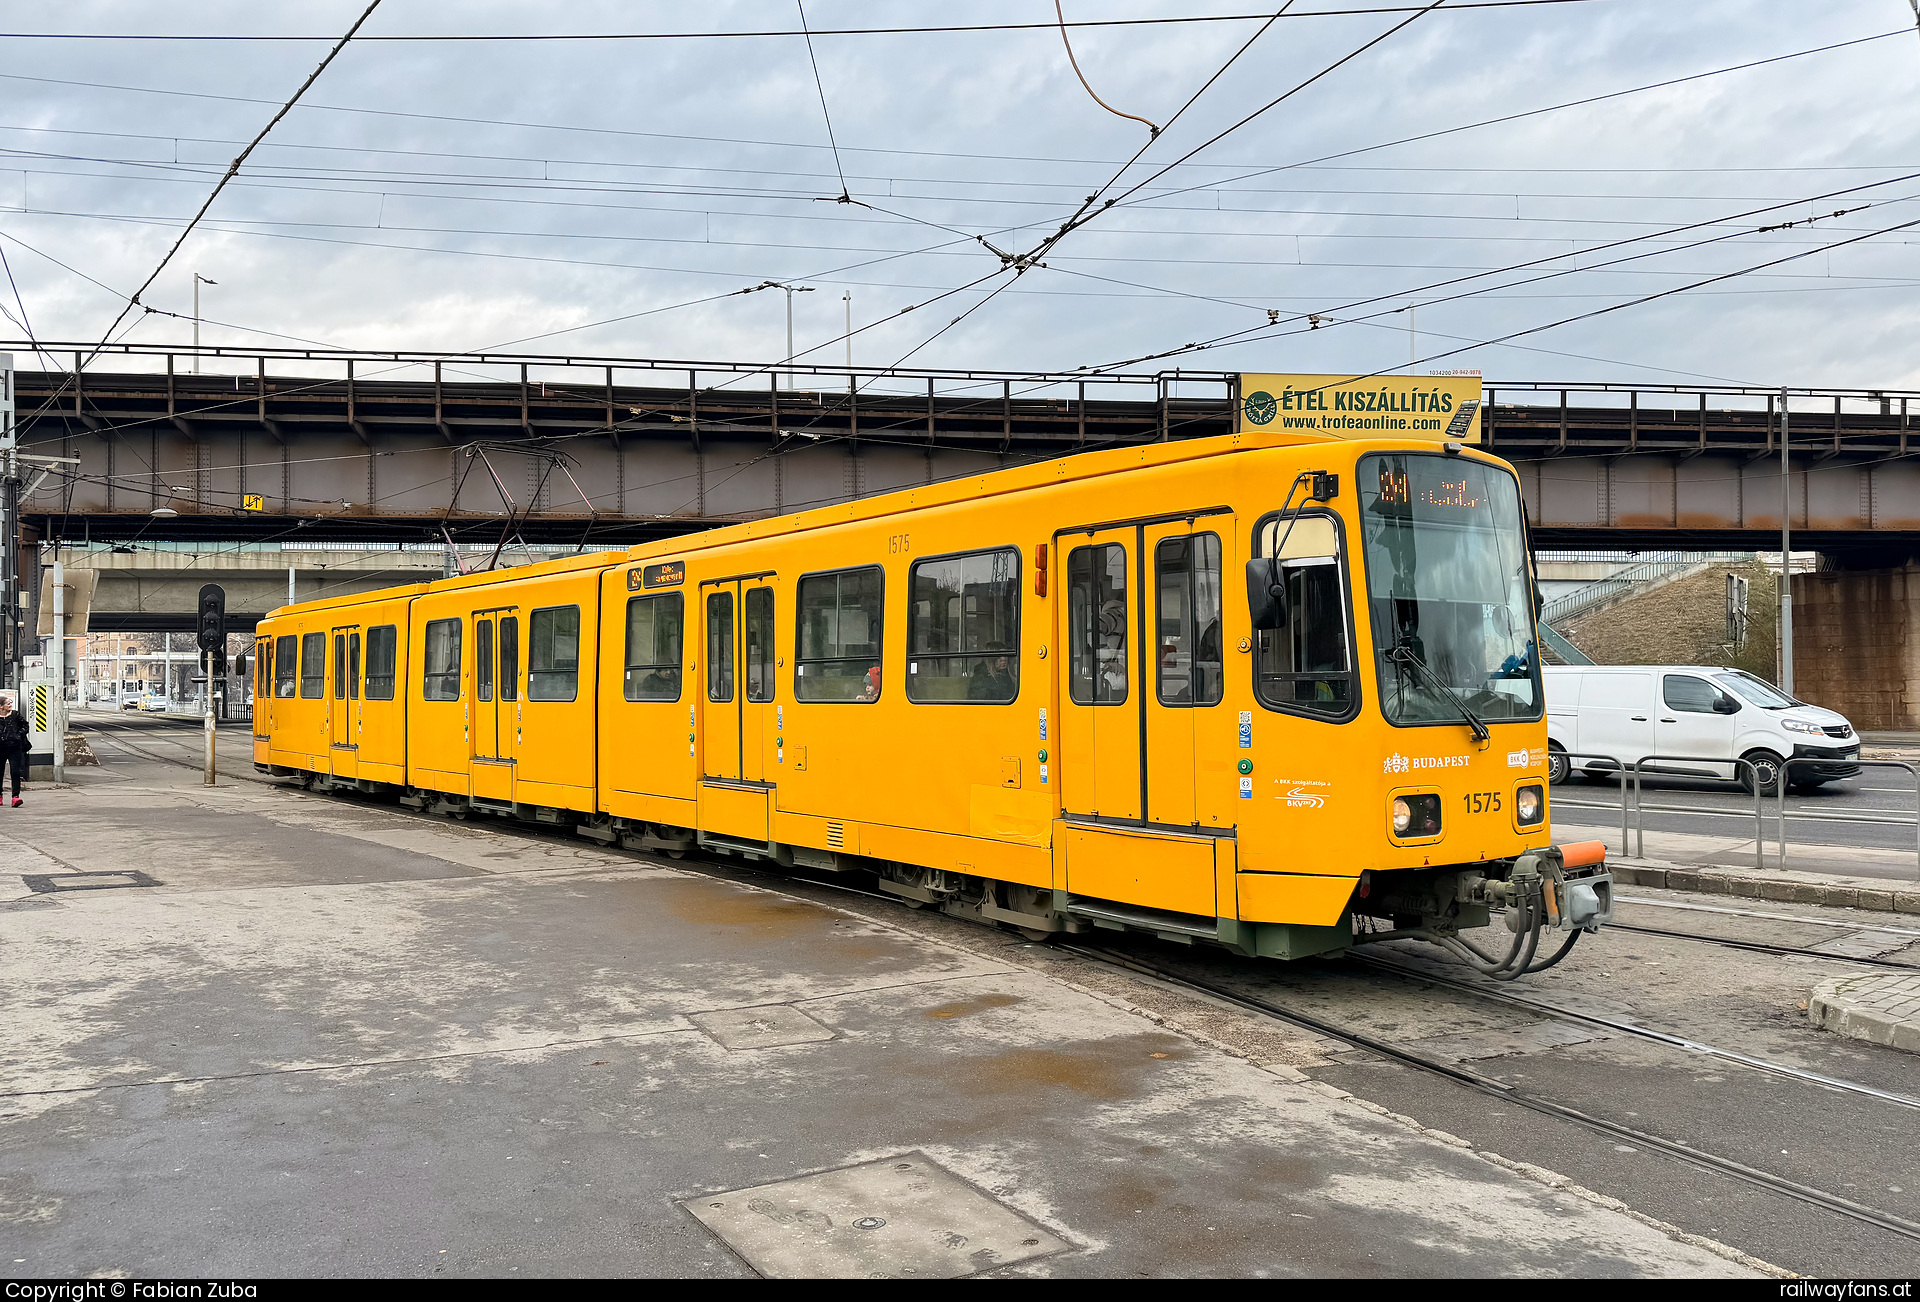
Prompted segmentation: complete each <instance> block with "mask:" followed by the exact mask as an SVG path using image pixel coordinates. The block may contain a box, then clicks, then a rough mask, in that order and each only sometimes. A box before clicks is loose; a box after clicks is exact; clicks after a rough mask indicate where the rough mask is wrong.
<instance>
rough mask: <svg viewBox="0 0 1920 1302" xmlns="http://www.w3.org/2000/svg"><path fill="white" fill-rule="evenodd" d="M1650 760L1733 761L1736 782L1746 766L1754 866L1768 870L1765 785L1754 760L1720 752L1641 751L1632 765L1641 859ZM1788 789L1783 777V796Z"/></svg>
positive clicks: (1671, 809) (1664, 773)
mask: <svg viewBox="0 0 1920 1302" xmlns="http://www.w3.org/2000/svg"><path fill="white" fill-rule="evenodd" d="M1649 760H1659V761H1662V762H1664V763H1670V764H1726V765H1730V766H1732V768H1733V781H1735V782H1739V781H1740V780H1741V777H1740V771H1741V770H1742V769H1745V770H1746V781H1745V784H1744V785H1746V786H1747V787H1748V788H1750V789H1751V790H1752V791H1753V868H1754V871H1755V872H1765V871H1766V868H1767V851H1766V814H1765V812H1764V810H1765V798H1766V791H1765V788H1764V787H1762V786H1761V783H1760V776H1759V774H1758V773H1756V772H1755V771H1754V765H1753V762H1752V761H1751V760H1744V759H1723V758H1721V757H1720V756H1718V755H1642V756H1641V757H1640V759H1639V760H1638V761H1637V762H1635V764H1634V765H1633V836H1634V841H1635V843H1636V846H1637V847H1638V848H1637V854H1636V857H1638V858H1641V859H1644V858H1646V857H1647V834H1646V824H1645V811H1646V808H1647V804H1646V801H1644V800H1643V799H1641V795H1640V774H1641V773H1642V772H1643V771H1649V770H1647V763H1648V761H1649ZM1650 771H1651V772H1652V773H1653V775H1654V776H1655V777H1676V778H1690V777H1699V776H1701V775H1700V774H1696V773H1675V772H1673V771H1672V770H1671V769H1662V768H1658V767H1656V768H1654V769H1652V770H1650ZM1707 776H1710V777H1713V778H1715V779H1718V777H1719V775H1718V774H1709V775H1707ZM1620 786H1621V788H1622V790H1621V793H1620V803H1621V804H1622V805H1625V804H1626V801H1627V796H1626V791H1625V787H1626V783H1625V782H1622V783H1621V784H1620ZM1786 789H1787V788H1786V783H1785V782H1784V781H1783V782H1782V783H1781V784H1780V790H1781V792H1782V793H1783V798H1784V793H1785V791H1786ZM1653 810H1654V812H1655V813H1673V814H1690V813H1694V812H1696V811H1695V810H1692V809H1687V808H1684V807H1681V806H1678V805H1655V806H1654V807H1653Z"/></svg>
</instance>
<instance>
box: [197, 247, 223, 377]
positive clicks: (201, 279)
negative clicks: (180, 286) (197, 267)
mask: <svg viewBox="0 0 1920 1302" xmlns="http://www.w3.org/2000/svg"><path fill="white" fill-rule="evenodd" d="M219 283H220V282H219V281H217V280H208V279H207V278H206V277H205V276H203V275H201V274H200V273H199V272H197V271H196V272H194V273H193V374H195V375H198V374H200V286H202V285H217V284H219Z"/></svg>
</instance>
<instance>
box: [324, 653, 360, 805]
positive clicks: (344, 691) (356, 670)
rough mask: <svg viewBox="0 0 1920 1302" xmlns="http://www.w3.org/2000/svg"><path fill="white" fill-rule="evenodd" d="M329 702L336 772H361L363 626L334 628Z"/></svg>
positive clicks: (329, 730)
mask: <svg viewBox="0 0 1920 1302" xmlns="http://www.w3.org/2000/svg"><path fill="white" fill-rule="evenodd" d="M331 696H332V700H331V701H329V702H328V711H329V712H328V715H327V738H328V740H329V741H330V742H331V743H332V744H331V745H330V746H329V747H328V751H329V755H330V759H331V762H332V768H333V776H335V777H337V778H357V777H359V776H360V697H361V692H360V629H359V627H358V626H357V625H354V626H349V627H345V628H336V629H334V630H333V691H332V693H331Z"/></svg>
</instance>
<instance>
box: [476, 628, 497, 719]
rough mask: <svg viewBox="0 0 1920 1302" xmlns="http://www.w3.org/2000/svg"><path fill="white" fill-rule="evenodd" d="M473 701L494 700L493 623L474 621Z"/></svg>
mask: <svg viewBox="0 0 1920 1302" xmlns="http://www.w3.org/2000/svg"><path fill="white" fill-rule="evenodd" d="M473 699H474V700H476V701H491V700H492V699H493V621H492V620H490V619H476V620H474V621H473Z"/></svg>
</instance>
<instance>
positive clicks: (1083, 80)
mask: <svg viewBox="0 0 1920 1302" xmlns="http://www.w3.org/2000/svg"><path fill="white" fill-rule="evenodd" d="M1916 2H1920V0H1916ZM1053 13H1054V17H1056V18H1058V19H1059V20H1060V44H1062V45H1064V46H1066V47H1067V63H1068V64H1069V65H1071V66H1072V68H1073V75H1074V76H1076V77H1078V78H1079V79H1080V87H1081V89H1082V90H1084V91H1086V92H1087V94H1088V95H1089V96H1090V97H1091V98H1092V100H1093V102H1094V103H1095V104H1098V105H1099V106H1100V107H1101V108H1103V109H1105V110H1106V111H1107V112H1109V113H1111V114H1113V115H1114V116H1115V117H1117V118H1126V119H1128V120H1129V121H1133V122H1138V123H1140V124H1141V125H1142V126H1144V127H1146V129H1147V131H1148V132H1149V136H1148V139H1152V137H1153V136H1157V135H1159V134H1160V128H1159V127H1157V126H1155V125H1154V124H1153V123H1152V122H1151V121H1149V120H1148V119H1146V118H1143V117H1141V116H1140V115H1139V114H1138V113H1122V112H1121V111H1120V110H1119V109H1117V108H1115V107H1114V106H1113V105H1111V104H1109V103H1107V102H1106V101H1105V100H1103V99H1101V98H1100V93H1099V92H1098V91H1096V90H1094V88H1093V87H1092V85H1090V84H1089V83H1088V81H1087V74H1086V73H1084V72H1082V71H1080V60H1078V59H1076V58H1075V57H1074V55H1073V42H1072V40H1070V39H1069V38H1068V36H1067V15H1066V12H1065V11H1064V10H1063V9H1061V7H1060V0H1053Z"/></svg>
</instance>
